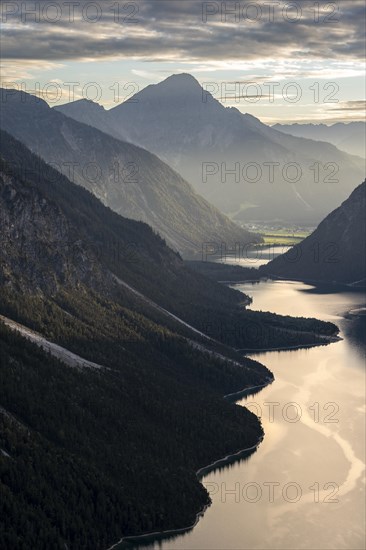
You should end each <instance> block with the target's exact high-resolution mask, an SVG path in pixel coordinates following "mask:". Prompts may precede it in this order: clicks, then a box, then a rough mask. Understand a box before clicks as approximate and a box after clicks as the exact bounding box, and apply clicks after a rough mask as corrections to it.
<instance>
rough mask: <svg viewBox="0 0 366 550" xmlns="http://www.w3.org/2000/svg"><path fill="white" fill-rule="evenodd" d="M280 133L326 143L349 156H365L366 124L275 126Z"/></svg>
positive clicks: (338, 123)
mask: <svg viewBox="0 0 366 550" xmlns="http://www.w3.org/2000/svg"><path fill="white" fill-rule="evenodd" d="M272 128H275V129H276V130H279V131H280V132H284V133H285V134H290V135H292V136H296V137H301V138H307V139H314V140H316V141H327V142H329V143H332V144H333V145H335V146H336V147H338V149H340V150H341V151H345V152H346V153H349V154H350V155H358V156H360V157H365V156H366V123H365V122H347V123H346V124H345V123H343V122H337V123H336V124H331V125H329V126H327V125H326V124H275V125H274V126H272Z"/></svg>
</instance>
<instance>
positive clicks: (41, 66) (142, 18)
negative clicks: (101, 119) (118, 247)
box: [0, 0, 365, 124]
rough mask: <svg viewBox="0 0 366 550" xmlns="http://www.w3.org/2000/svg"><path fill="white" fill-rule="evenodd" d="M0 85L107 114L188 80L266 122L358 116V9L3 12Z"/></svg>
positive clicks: (145, 5) (136, 5)
mask: <svg viewBox="0 0 366 550" xmlns="http://www.w3.org/2000/svg"><path fill="white" fill-rule="evenodd" d="M0 9H1V27H2V32H1V57H2V71H1V75H2V85H3V86H12V87H17V88H23V89H24V90H25V91H29V92H35V93H37V94H39V95H41V96H42V97H44V99H46V100H47V101H48V102H49V103H50V104H52V105H54V104H56V103H65V102H67V101H69V100H73V99H80V98H82V97H87V98H88V99H92V100H96V101H98V102H99V103H101V104H103V105H104V106H105V107H106V108H109V107H111V106H113V105H115V104H116V102H121V101H123V100H126V99H128V97H130V96H131V95H132V94H133V93H135V92H137V91H138V90H140V89H142V88H144V87H145V86H147V85H148V84H151V83H157V82H160V81H161V80H163V79H164V78H166V77H167V76H169V75H170V74H173V73H180V72H189V73H191V74H193V75H194V76H195V77H196V78H197V79H198V80H199V82H200V83H201V84H202V85H204V87H206V89H209V90H211V91H212V93H213V95H214V96H215V97H216V98H217V99H221V101H222V102H223V103H224V104H225V105H227V106H235V107H237V108H238V109H240V110H241V111H242V112H248V113H251V114H253V115H255V116H257V117H259V118H260V119H261V120H263V121H264V122H267V123H271V124H272V123H275V122H303V121H306V122H308V121H313V122H326V123H331V122H336V121H350V120H361V119H362V118H363V116H364V99H365V78H364V57H365V43H364V28H365V4H364V0H338V1H334V2H329V1H327V2H323V1H321V0H320V1H319V2H314V1H312V0H306V1H305V0H297V1H294V2H285V1H284V0H258V1H257V2H250V1H242V2H229V1H227V2H201V1H196V0H194V1H191V0H163V1H161V0H136V1H135V0H133V1H131V2H129V1H128V0H125V1H119V2H118V1H117V2H114V1H112V0H111V1H110V0H106V1H99V2H89V1H86V0H85V1H84V0H83V1H75V2H71V1H62V0H58V1H56V2H51V1H41V2H39V1H38V2H34V1H28V2H24V1H23V2H3V1H2V2H1V5H0Z"/></svg>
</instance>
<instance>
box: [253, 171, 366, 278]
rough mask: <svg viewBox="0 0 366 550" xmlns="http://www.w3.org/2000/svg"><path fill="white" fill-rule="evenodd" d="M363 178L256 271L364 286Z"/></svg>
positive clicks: (365, 190)
mask: <svg viewBox="0 0 366 550" xmlns="http://www.w3.org/2000/svg"><path fill="white" fill-rule="evenodd" d="M365 212H366V181H365V182H364V183H362V184H361V185H359V186H358V187H357V188H356V189H355V190H354V191H353V192H352V193H351V195H350V197H349V198H348V199H347V200H346V201H344V202H343V203H342V205H341V206H340V207H339V208H337V209H336V210H334V211H333V212H331V213H330V214H329V215H328V216H327V217H326V218H325V219H324V220H323V221H322V222H321V223H320V224H319V226H318V227H317V228H316V230H315V231H314V232H313V233H312V234H311V235H309V237H307V238H306V239H305V240H303V241H302V242H301V243H299V244H297V245H295V246H294V247H293V248H291V249H290V250H289V251H288V252H286V253H285V254H282V255H281V256H278V257H277V258H275V259H274V260H272V261H271V262H269V263H268V264H267V265H265V266H262V267H261V268H260V272H262V273H265V274H267V275H275V276H277V277H283V278H286V279H291V278H294V279H299V280H303V281H306V280H310V281H316V282H325V283H343V284H353V285H355V286H366V219H365Z"/></svg>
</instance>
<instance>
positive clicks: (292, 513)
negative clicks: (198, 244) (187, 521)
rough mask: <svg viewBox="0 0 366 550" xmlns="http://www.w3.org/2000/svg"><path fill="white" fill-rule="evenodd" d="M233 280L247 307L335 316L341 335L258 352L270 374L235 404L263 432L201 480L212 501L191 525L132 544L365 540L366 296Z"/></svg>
mask: <svg viewBox="0 0 366 550" xmlns="http://www.w3.org/2000/svg"><path fill="white" fill-rule="evenodd" d="M236 288H239V289H240V290H242V291H243V292H245V293H247V294H249V295H251V296H252V297H253V303H252V306H251V307H252V308H253V309H257V310H263V311H273V312H276V313H281V314H289V315H301V316H314V317H317V318H319V319H324V320H330V321H333V322H335V323H336V324H337V325H338V326H339V327H340V329H341V336H342V337H343V338H344V340H343V341H341V342H338V343H334V344H330V345H329V346H324V347H317V348H313V349H305V350H296V351H281V352H266V353H261V354H257V355H256V356H255V358H256V359H258V360H259V361H260V362H262V363H264V364H265V365H266V366H268V367H269V368H270V369H271V370H272V372H273V373H274V375H275V381H274V383H273V384H272V385H271V386H269V387H267V388H265V389H264V390H262V391H261V392H260V393H258V394H257V395H255V396H251V397H248V398H246V399H243V400H242V401H240V404H241V405H243V406H248V407H249V408H250V409H251V410H252V411H253V412H255V413H256V414H258V415H259V416H261V418H262V423H263V427H264V430H265V438H264V441H263V442H262V443H261V445H260V447H259V448H258V450H257V451H256V452H255V453H254V454H252V455H251V456H250V457H249V459H247V460H242V461H241V462H237V463H235V464H234V465H231V466H227V467H224V468H221V469H220V470H217V471H215V472H213V473H210V474H209V475H207V476H206V477H205V478H204V479H203V483H204V485H205V486H206V487H207V489H208V491H209V492H210V494H211V497H212V501H213V502H212V505H211V507H210V508H209V509H208V510H207V511H206V513H205V515H204V517H203V518H202V519H201V520H200V521H199V523H198V524H197V526H196V527H195V528H194V529H193V530H192V531H190V532H189V533H187V534H185V535H180V536H177V537H175V538H171V539H166V540H164V541H161V542H160V543H158V542H155V543H152V544H150V545H148V546H146V545H144V546H140V547H139V548H140V550H141V549H142V548H146V549H147V548H149V549H152V548H154V549H158V548H160V549H161V550H234V549H235V550H242V549H250V550H252V549H269V548H273V549H281V550H282V549H292V550H295V549H300V548H301V549H307V550H308V549H312V550H315V549H316V550H323V549H332V550H333V549H347V550H350V549H352V550H356V549H364V548H365V520H364V518H365V478H364V472H365V466H364V464H365V420H364V419H365V409H366V407H365V361H364V358H365V356H364V351H365V332H364V329H365V321H366V317H365V316H362V311H359V309H360V308H364V307H365V295H364V294H363V293H351V292H344V291H343V292H337V293H334V292H330V291H327V290H316V289H314V288H313V287H311V286H309V285H305V284H302V283H297V282H289V281H281V282H279V281H277V282H273V281H268V282H261V283H259V284H255V285H252V284H243V285H237V286H236ZM350 310H353V312H352V313H351V314H350V315H349V314H348V312H349V311H350Z"/></svg>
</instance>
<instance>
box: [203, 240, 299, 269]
mask: <svg viewBox="0 0 366 550" xmlns="http://www.w3.org/2000/svg"><path fill="white" fill-rule="evenodd" d="M289 249H290V247H289V246H284V245H273V244H272V245H269V246H263V245H258V246H253V245H250V246H248V247H241V248H238V249H237V250H235V251H234V252H231V253H228V252H227V250H226V248H225V249H224V250H223V251H222V253H221V254H219V255H218V256H216V257H213V256H210V257H209V258H208V259H209V260H210V261H215V262H218V263H223V264H229V265H239V266H241V267H254V268H255V269H258V268H259V267H260V266H261V265H265V264H267V263H268V262H269V261H270V260H273V259H274V258H276V257H277V256H279V255H280V254H284V253H285V252H287V251H288V250H289Z"/></svg>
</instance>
